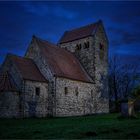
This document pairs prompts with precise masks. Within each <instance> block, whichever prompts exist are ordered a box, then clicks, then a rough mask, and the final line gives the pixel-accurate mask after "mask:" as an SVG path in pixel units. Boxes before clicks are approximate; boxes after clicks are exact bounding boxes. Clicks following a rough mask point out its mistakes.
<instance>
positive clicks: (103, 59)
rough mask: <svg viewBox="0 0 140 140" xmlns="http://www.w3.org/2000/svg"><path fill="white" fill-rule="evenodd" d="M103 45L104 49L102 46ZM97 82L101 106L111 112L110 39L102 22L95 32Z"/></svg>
mask: <svg viewBox="0 0 140 140" xmlns="http://www.w3.org/2000/svg"><path fill="white" fill-rule="evenodd" d="M100 45H102V47H103V48H102V49H101V48H100ZM95 83H96V92H97V93H98V96H99V104H100V106H99V109H98V111H99V113H100V112H101V111H100V108H105V110H106V112H109V96H108V40H107V38H106V34H105V31H104V28H103V26H102V25H101V24H100V25H99V27H98V29H97V31H96V34H95Z"/></svg>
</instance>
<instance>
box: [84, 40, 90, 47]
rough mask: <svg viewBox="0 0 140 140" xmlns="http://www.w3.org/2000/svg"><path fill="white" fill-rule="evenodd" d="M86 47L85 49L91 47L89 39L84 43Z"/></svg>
mask: <svg viewBox="0 0 140 140" xmlns="http://www.w3.org/2000/svg"><path fill="white" fill-rule="evenodd" d="M84 48H85V49H86V48H89V41H87V42H85V43H84Z"/></svg>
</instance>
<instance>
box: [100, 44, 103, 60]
mask: <svg viewBox="0 0 140 140" xmlns="http://www.w3.org/2000/svg"><path fill="white" fill-rule="evenodd" d="M99 49H100V52H99V55H100V59H104V45H103V44H101V43H100V45H99Z"/></svg>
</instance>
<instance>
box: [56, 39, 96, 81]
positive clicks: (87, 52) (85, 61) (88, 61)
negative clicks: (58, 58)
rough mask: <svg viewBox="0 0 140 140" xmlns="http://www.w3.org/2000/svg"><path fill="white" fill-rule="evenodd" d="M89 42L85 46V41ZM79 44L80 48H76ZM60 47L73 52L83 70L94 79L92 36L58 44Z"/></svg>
mask: <svg viewBox="0 0 140 140" xmlns="http://www.w3.org/2000/svg"><path fill="white" fill-rule="evenodd" d="M87 42H89V47H88V48H86V47H85V43H87ZM80 44H81V49H77V45H80ZM59 46H60V47H61V48H65V49H67V50H68V51H70V52H72V53H74V54H75V55H76V57H77V58H78V60H79V61H80V63H81V65H82V66H83V68H84V70H85V71H86V72H87V73H88V75H89V76H90V77H91V78H92V80H93V81H94V80H95V67H94V63H95V60H94V55H95V54H94V52H95V51H94V49H95V48H94V47H93V46H94V40H93V37H86V38H83V39H79V40H75V41H72V42H68V43H63V44H59Z"/></svg>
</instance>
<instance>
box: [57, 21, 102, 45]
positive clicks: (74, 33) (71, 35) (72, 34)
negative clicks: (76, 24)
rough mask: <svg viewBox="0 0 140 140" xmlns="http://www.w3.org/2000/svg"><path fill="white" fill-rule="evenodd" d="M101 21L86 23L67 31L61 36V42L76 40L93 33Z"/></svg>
mask: <svg viewBox="0 0 140 140" xmlns="http://www.w3.org/2000/svg"><path fill="white" fill-rule="evenodd" d="M99 22H101V21H100V20H99V21H98V22H96V23H93V24H89V25H86V26H83V27H80V28H77V29H73V30H70V31H66V32H65V33H64V34H63V36H62V37H61V39H60V40H59V43H60V44H61V43H67V42H70V41H74V40H77V39H81V38H84V37H88V36H91V35H93V34H94V33H95V31H96V28H97V25H98V23H99Z"/></svg>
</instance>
